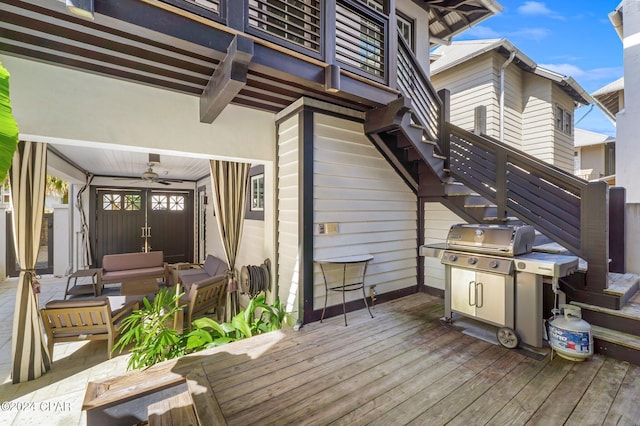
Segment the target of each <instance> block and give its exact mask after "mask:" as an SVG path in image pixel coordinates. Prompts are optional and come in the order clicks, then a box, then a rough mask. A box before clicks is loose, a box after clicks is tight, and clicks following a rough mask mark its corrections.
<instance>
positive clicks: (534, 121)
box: [522, 74, 555, 164]
mask: <svg viewBox="0 0 640 426" xmlns="http://www.w3.org/2000/svg"><path fill="white" fill-rule="evenodd" d="M524 82H525V85H524V90H525V99H526V101H525V104H524V112H523V131H522V134H523V141H522V150H523V151H524V152H526V153H527V154H530V155H533V156H534V157H536V158H538V159H540V160H542V161H546V162H547V163H549V164H553V149H554V148H553V145H554V143H555V130H554V125H555V124H554V123H555V122H554V114H553V111H554V108H555V106H554V105H553V99H552V92H551V85H552V83H551V82H550V81H549V80H547V79H545V78H542V77H539V76H535V75H531V74H527V75H526V76H525V77H524Z"/></svg>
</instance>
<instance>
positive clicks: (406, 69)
mask: <svg viewBox="0 0 640 426" xmlns="http://www.w3.org/2000/svg"><path fill="white" fill-rule="evenodd" d="M397 82H398V89H400V91H401V92H402V94H403V95H404V96H406V97H408V98H411V104H412V108H413V113H414V115H415V116H416V118H417V122H418V124H420V125H422V126H423V127H424V128H425V133H426V135H427V137H428V138H429V139H431V140H432V141H434V142H439V140H440V118H441V115H442V109H443V108H442V101H441V100H440V98H439V97H438V95H437V93H436V91H435V89H434V88H433V86H432V85H431V82H430V81H429V79H428V78H427V74H426V73H425V71H424V70H423V69H422V67H421V66H420V64H419V63H418V60H417V59H416V57H415V55H414V54H413V52H412V51H411V49H410V48H409V46H408V45H407V43H406V41H405V40H404V37H402V35H401V34H400V32H398V80H397Z"/></svg>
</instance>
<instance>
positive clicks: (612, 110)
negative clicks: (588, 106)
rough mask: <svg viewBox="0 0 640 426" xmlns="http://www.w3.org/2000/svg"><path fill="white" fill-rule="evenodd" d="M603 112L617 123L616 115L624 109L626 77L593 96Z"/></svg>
mask: <svg viewBox="0 0 640 426" xmlns="http://www.w3.org/2000/svg"><path fill="white" fill-rule="evenodd" d="M591 96H592V97H593V98H594V99H595V100H596V103H597V104H598V106H599V107H600V109H601V110H602V112H603V113H604V114H605V115H606V116H607V118H609V120H611V122H612V123H614V125H615V123H616V114H618V113H619V112H620V111H621V110H623V109H624V77H620V78H619V79H617V80H616V81H612V82H611V83H609V84H607V85H606V86H604V87H601V88H600V89H598V90H596V91H595V92H593V93H592V94H591Z"/></svg>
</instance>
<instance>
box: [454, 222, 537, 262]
mask: <svg viewBox="0 0 640 426" xmlns="http://www.w3.org/2000/svg"><path fill="white" fill-rule="evenodd" d="M534 239H535V231H534V229H533V227H532V226H528V225H524V226H514V225H486V224H466V223H461V224H457V225H453V226H452V227H451V228H450V229H449V234H448V235H447V248H448V249H449V250H461V251H472V252H475V253H487V254H495V255H498V256H517V255H520V254H524V253H529V252H531V250H532V249H533V240H534Z"/></svg>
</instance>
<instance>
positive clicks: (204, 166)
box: [49, 145, 210, 186]
mask: <svg viewBox="0 0 640 426" xmlns="http://www.w3.org/2000/svg"><path fill="white" fill-rule="evenodd" d="M49 150H50V151H51V152H52V153H53V155H56V156H58V157H60V158H62V159H63V160H64V161H66V162H67V163H70V164H71V165H73V166H74V167H77V168H78V169H80V170H81V171H83V172H90V173H92V174H94V175H95V176H108V177H122V178H127V179H123V181H122V186H127V185H128V184H130V183H135V182H139V181H140V180H139V178H140V176H141V175H142V172H144V171H145V170H147V163H148V162H149V153H148V152H146V151H142V150H138V151H119V150H109V149H104V148H102V147H101V148H99V154H98V151H97V148H90V147H80V146H75V145H55V146H53V147H51V146H50V148H49ZM153 171H154V172H155V173H157V174H158V175H159V178H160V179H179V180H184V181H197V180H199V179H202V178H204V177H206V176H208V175H209V173H210V172H209V161H208V160H207V159H205V158H194V157H181V156H176V155H166V154H160V163H159V164H157V165H154V166H153Z"/></svg>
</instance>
